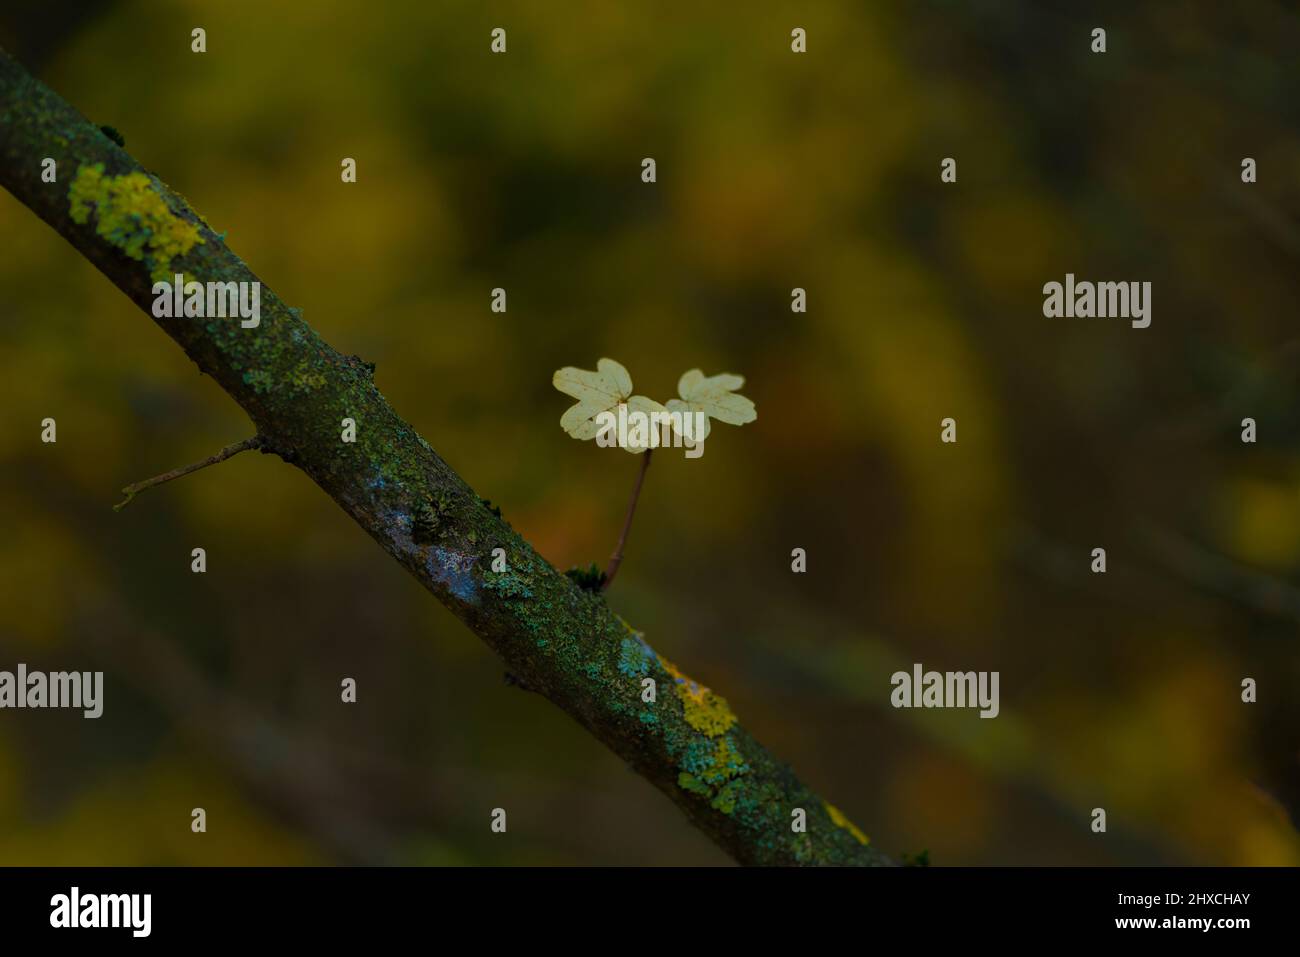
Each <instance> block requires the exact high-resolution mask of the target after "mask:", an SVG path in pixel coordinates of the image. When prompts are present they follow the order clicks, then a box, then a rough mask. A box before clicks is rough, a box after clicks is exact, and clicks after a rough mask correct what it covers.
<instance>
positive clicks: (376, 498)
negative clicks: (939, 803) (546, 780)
mask: <svg viewBox="0 0 1300 957" xmlns="http://www.w3.org/2000/svg"><path fill="white" fill-rule="evenodd" d="M45 157H50V158H53V159H54V160H55V161H56V162H57V169H58V181H57V182H56V183H46V182H43V181H42V177H41V172H42V159H43V158H45ZM0 185H3V186H4V187H5V188H6V189H8V190H9V192H11V193H12V194H13V195H14V196H15V197H17V198H18V200H19V201H21V202H22V203H23V204H24V205H26V206H27V207H29V208H30V209H31V210H32V211H33V212H34V213H36V215H38V216H39V217H40V218H41V219H43V220H45V222H46V223H48V224H49V225H50V226H52V227H53V228H54V229H55V230H57V231H58V233H59V234H60V235H62V236H63V237H64V238H65V239H67V240H68V242H70V243H71V244H72V245H73V246H74V247H75V248H76V249H77V250H78V251H79V252H80V253H81V254H82V255H83V256H85V257H86V258H87V259H88V260H89V261H90V262H91V263H93V264H94V265H95V266H96V267H97V268H98V269H99V270H100V272H102V273H103V274H104V275H105V276H107V277H108V279H109V280H110V281H111V282H112V283H113V284H114V285H116V286H117V287H118V288H119V289H121V290H122V292H124V293H125V294H126V295H127V296H128V297H129V298H130V299H131V300H132V301H133V302H134V303H136V305H138V306H139V307H140V308H141V309H143V310H144V311H145V313H146V314H147V315H150V316H152V309H151V306H152V302H153V295H152V285H153V281H154V276H155V275H157V276H159V277H161V276H167V278H169V279H170V275H168V274H174V273H184V275H185V277H186V279H192V280H196V281H199V282H254V281H257V277H256V276H255V275H254V274H253V273H252V272H251V271H250V270H249V268H248V267H247V266H246V265H245V264H244V263H243V261H242V260H240V259H239V257H237V256H236V255H235V254H234V253H233V252H231V251H230V250H229V249H228V248H227V247H226V245H225V244H224V243H223V242H222V240H221V239H220V238H219V237H218V236H217V235H216V234H215V233H214V232H213V231H212V230H211V229H209V228H208V226H207V224H206V223H204V222H203V220H202V219H201V218H200V217H199V216H198V215H197V214H196V213H195V212H194V211H193V210H192V209H191V208H190V206H189V204H188V203H187V202H186V201H185V200H184V199H182V198H181V197H180V196H178V195H177V194H176V193H174V192H172V191H171V190H170V189H168V188H167V187H166V186H165V185H164V184H163V183H162V182H161V181H159V180H158V178H157V177H156V176H154V175H153V174H151V173H149V172H147V171H146V170H144V169H143V168H142V167H141V166H140V164H139V163H137V162H136V161H135V160H134V159H132V158H131V156H130V155H128V154H127V153H126V152H125V151H124V150H122V149H121V148H120V147H118V146H117V145H116V144H114V143H113V142H112V141H111V140H109V139H108V137H106V136H105V135H104V134H103V133H101V132H100V130H99V129H98V128H97V127H96V126H94V125H93V124H91V123H89V122H87V121H86V119H85V118H84V117H82V116H81V115H80V114H78V113H77V112H76V111H75V110H74V109H73V108H72V107H71V106H69V105H68V104H67V103H66V102H65V101H64V100H62V99H61V98H60V97H59V96H58V95H57V94H55V93H54V92H52V91H51V90H50V89H49V88H48V87H46V86H45V85H44V84H42V83H40V82H39V81H37V80H35V79H34V78H32V77H31V76H29V75H28V74H27V72H26V71H25V70H23V69H22V67H20V66H19V65H18V64H17V63H16V62H15V61H14V60H13V59H12V58H11V57H9V56H8V55H7V54H5V53H3V52H2V51H0ZM70 191H71V193H72V195H71V196H70ZM88 196H89V197H90V198H91V199H92V200H93V202H89V203H88V202H87V199H86V197H88ZM78 197H80V200H78ZM159 201H161V204H162V205H159ZM191 240H194V241H191ZM154 321H155V322H156V323H157V325H158V326H159V327H160V328H161V329H162V330H163V331H164V332H165V333H166V334H167V335H168V336H170V337H171V338H172V339H173V340H174V341H175V342H176V343H177V344H178V345H179V346H180V347H181V348H182V349H183V350H184V351H185V354H186V355H188V356H189V357H190V359H192V360H193V361H194V362H195V364H196V365H198V367H199V369H200V370H201V371H203V372H205V373H207V374H208V375H210V376H211V377H212V378H213V379H214V380H215V381H216V382H217V383H218V384H219V385H220V386H221V387H222V389H224V390H225V391H226V392H227V393H228V394H229V395H230V396H231V398H233V399H234V400H235V401H236V402H237V403H238V404H239V405H240V407H241V408H243V409H244V411H245V412H246V413H247V414H248V416H249V418H250V419H251V420H252V422H253V424H254V426H255V427H256V430H257V435H259V436H261V437H262V438H263V440H264V441H265V443H266V447H267V448H268V449H270V450H273V451H274V452H275V453H276V454H278V455H279V456H280V457H281V458H282V459H284V460H285V461H286V462H289V463H290V464H292V465H295V466H297V467H298V468H299V469H301V470H302V471H303V472H304V473H306V474H307V476H308V477H310V478H311V479H312V481H314V482H315V483H316V484H317V485H319V486H320V487H321V489H323V490H324V491H325V493H326V494H327V495H329V496H330V497H331V498H333V499H334V501H335V502H337V503H338V504H339V506H340V507H341V508H342V509H343V510H344V511H345V512H347V513H348V515H350V516H351V517H352V518H353V519H354V520H355V521H356V522H357V524H359V525H360V526H361V527H362V528H364V529H365V530H366V531H367V532H368V533H369V534H370V535H371V537H372V538H374V539H375V541H376V542H378V544H379V546H380V547H381V548H382V549H383V550H384V551H386V552H387V553H388V554H389V555H390V556H392V557H393V558H394V559H395V560H396V561H397V562H399V563H400V564H401V565H402V566H403V567H404V568H406V569H407V571H409V572H410V573H411V574H412V575H413V576H415V578H417V579H418V580H419V581H420V582H421V583H422V584H423V585H424V586H425V587H426V588H427V589H428V590H429V591H431V592H432V593H433V594H434V595H435V596H436V597H437V598H438V599H439V600H440V601H441V602H443V604H445V605H446V606H447V607H448V608H449V609H451V611H452V612H453V613H455V614H456V616H457V617H459V618H460V619H461V620H462V621H463V622H464V623H465V624H466V625H468V626H469V628H470V629H471V630H472V631H473V632H474V633H475V634H476V635H478V636H479V637H480V638H481V639H482V640H483V641H484V642H485V643H486V644H487V645H488V646H489V647H490V648H491V649H492V650H493V651H495V652H496V653H497V655H499V656H500V657H501V658H502V660H503V661H504V662H505V665H506V667H507V669H508V670H509V671H510V673H511V674H513V675H515V676H516V677H517V678H518V679H519V680H520V681H521V682H523V683H524V684H525V685H526V686H527V687H528V688H530V689H532V690H534V691H536V692H538V693H539V694H542V695H544V696H545V697H546V698H548V699H549V700H550V701H551V702H553V703H554V704H555V705H557V706H558V707H560V708H562V709H564V711H566V712H567V713H568V714H569V715H570V716H571V717H573V718H574V719H575V720H576V721H578V722H579V723H580V724H581V725H582V726H583V727H585V728H586V729H587V730H588V731H590V732H591V734H593V735H594V736H595V737H596V738H597V739H599V740H600V741H601V742H603V743H604V744H605V745H606V746H608V747H609V748H610V749H611V750H612V751H614V752H615V753H616V754H617V755H619V756H620V757H621V758H623V760H625V761H626V762H627V763H628V764H629V765H630V766H631V767H632V768H633V769H634V770H636V771H637V772H638V773H639V774H641V775H642V776H643V777H645V778H646V779H647V780H649V781H650V782H651V783H653V784H654V785H655V786H656V787H658V788H659V789H660V790H661V791H663V792H664V793H665V794H667V795H668V796H669V797H670V798H671V799H672V800H673V801H674V802H675V803H676V804H677V805H678V806H679V807H680V808H681V809H682V810H683V811H685V813H686V815H687V816H688V817H689V818H690V820H691V821H692V822H693V823H694V824H695V825H696V826H697V827H699V828H700V829H701V830H702V831H704V832H705V833H706V834H708V835H709V836H710V837H711V838H713V840H715V841H716V842H717V843H718V844H719V845H720V846H722V847H723V848H724V849H725V850H727V851H728V852H730V853H731V854H732V855H733V856H734V857H735V858H736V859H737V860H738V861H741V862H742V863H747V864H888V863H890V862H889V860H888V859H887V858H886V857H885V856H884V855H882V854H880V853H879V852H877V851H876V850H875V849H874V848H872V847H871V846H870V845H869V844H868V843H867V841H866V838H865V836H864V835H862V834H861V832H859V831H858V830H857V828H855V827H854V826H853V825H852V824H851V823H849V821H848V820H847V819H846V818H845V817H844V815H842V814H841V813H840V812H839V811H837V810H835V809H834V808H833V807H831V806H830V805H828V804H826V803H824V802H823V801H822V800H821V799H820V798H819V797H817V796H816V795H815V794H814V793H813V792H812V791H811V790H809V789H808V787H807V786H805V785H804V784H803V783H802V782H801V781H800V780H799V779H798V778H797V777H796V776H795V774H794V773H793V771H791V770H790V769H789V768H788V767H786V766H785V765H783V764H781V763H779V762H778V761H776V760H775V759H774V758H773V757H772V756H771V755H770V754H769V753H768V752H767V750H766V749H764V748H763V747H762V745H760V744H759V743H758V742H757V741H756V740H755V739H754V738H753V736H752V735H751V734H750V733H749V732H748V731H747V730H745V728H744V727H743V726H741V725H740V723H739V722H738V721H737V719H736V717H735V715H734V714H732V712H731V710H730V708H729V707H728V706H727V703H726V702H725V701H724V700H723V699H722V698H721V697H720V696H718V695H715V694H714V693H713V692H712V691H710V690H709V689H707V688H705V687H703V686H702V685H699V684H697V683H696V682H694V681H692V680H691V679H690V678H688V677H686V676H685V675H684V674H682V673H681V671H679V670H678V669H677V668H676V667H675V666H674V665H673V664H672V663H671V662H669V661H667V660H666V659H665V658H663V657H661V656H659V655H658V654H656V653H655V652H654V651H653V650H651V648H650V647H649V646H648V645H647V644H646V643H645V642H644V641H643V640H642V637H641V635H640V634H639V633H637V632H635V631H634V630H633V629H632V628H631V627H630V626H628V625H627V624H626V623H625V622H623V620H622V619H620V618H619V617H618V616H617V615H615V614H614V613H613V612H612V611H611V610H610V609H609V608H608V607H607V606H606V604H605V601H604V599H603V598H602V597H601V596H600V595H598V594H594V593H592V592H588V591H584V590H583V589H581V588H578V587H577V586H576V585H575V584H573V583H572V582H570V581H569V579H568V578H567V577H565V576H564V575H562V574H560V573H559V572H557V571H556V570H555V569H554V568H553V567H552V566H551V565H550V564H549V563H548V562H547V561H546V560H545V559H543V558H542V557H541V556H540V555H538V554H537V553H536V552H535V551H534V550H533V548H532V546H531V545H530V544H529V543H528V542H527V541H525V540H524V539H523V538H522V537H521V536H520V535H518V534H517V533H516V532H515V531H514V530H513V529H512V528H511V527H510V526H509V525H508V524H506V523H505V522H504V521H502V520H501V518H500V517H499V516H497V515H495V514H494V513H493V512H492V511H490V510H489V509H488V508H487V507H486V506H485V505H484V504H483V502H482V501H481V500H480V499H479V497H478V496H477V495H476V494H475V493H474V491H473V490H472V489H471V488H470V487H469V486H468V485H466V484H465V482H464V481H463V480H462V479H461V477H460V476H459V475H457V474H456V473H455V472H454V471H453V470H452V469H451V468H450V467H449V466H448V465H447V464H446V463H445V462H444V461H443V460H442V459H441V458H440V457H439V456H438V454H437V453H436V452H435V451H434V450H433V449H432V448H431V447H430V446H429V444H428V443H427V442H426V441H425V440H424V439H423V438H422V437H421V436H420V435H419V434H418V433H417V432H416V431H415V429H414V428H412V427H411V426H410V425H409V424H407V423H406V422H404V421H403V420H402V419H401V418H400V417H399V416H398V415H397V413H396V412H394V411H393V409H392V408H391V407H390V406H389V404H388V402H387V400H386V399H385V398H384V397H383V395H381V394H380V392H379V390H378V389H377V388H375V384H374V382H373V380H372V371H373V369H372V367H368V366H367V365H366V364H365V363H362V362H359V361H357V360H355V358H353V357H348V356H344V355H341V354H340V353H338V352H336V351H335V350H334V349H333V348H331V347H330V346H329V345H327V344H326V343H325V342H323V341H322V340H321V338H320V336H318V335H317V333H316V331H315V330H314V329H312V328H311V327H310V326H309V325H307V323H305V322H304V321H303V320H302V318H301V316H300V315H299V313H298V312H297V310H293V309H290V308H289V307H288V306H286V305H285V304H284V303H283V302H281V300H280V299H279V298H278V297H277V296H276V295H275V294H274V293H273V292H271V291H270V290H269V289H267V288H266V287H265V286H263V287H262V292H261V322H260V325H258V326H257V327H256V328H242V327H241V324H240V322H239V321H238V320H232V319H218V320H209V321H202V320H196V319H193V318H185V317H178V318H167V317H162V318H154ZM344 418H351V419H354V420H355V422H356V440H355V442H351V443H345V442H342V441H341V439H340V427H341V425H340V424H341V420H342V419H344ZM430 517H432V518H433V521H430ZM417 518H418V519H419V521H418V522H417ZM417 524H418V525H419V526H420V528H419V531H418V533H417V534H414V535H413V532H416V528H415V526H416V525H417ZM417 538H418V539H419V541H417V540H416V539H417ZM495 547H504V548H505V549H506V553H507V556H508V571H505V572H501V573H497V572H494V571H492V569H491V550H492V549H493V548H495ZM647 678H649V679H652V680H653V681H654V683H655V687H656V689H657V695H656V700H655V701H654V702H651V703H647V702H644V701H643V700H642V694H643V681H644V679H647ZM798 809H803V811H804V812H805V814H806V821H807V826H806V830H805V831H802V832H796V831H794V830H793V829H792V827H791V822H792V812H794V811H796V810H798Z"/></svg>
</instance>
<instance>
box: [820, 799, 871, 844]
mask: <svg viewBox="0 0 1300 957" xmlns="http://www.w3.org/2000/svg"><path fill="white" fill-rule="evenodd" d="M822 807H824V808H826V813H827V814H829V815H830V816H831V823H832V824H834V825H835V826H836V827H842V828H844V830H846V831H848V832H849V833H850V834H852V835H853V836H854V837H855V838H857V839H858V843H859V844H870V843H871V838H869V837H867V835H865V834H863V833H862V831H861V830H860V829H859V828H858V826H857V825H856V824H854V823H853V822H852V821H850V820H849V819H848V818H847V817H845V816H844V812H843V811H841V810H840V809H839V808H837V807H836V806H835V805H834V804H828V803H827V802H825V801H822Z"/></svg>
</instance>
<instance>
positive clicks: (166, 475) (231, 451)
mask: <svg viewBox="0 0 1300 957" xmlns="http://www.w3.org/2000/svg"><path fill="white" fill-rule="evenodd" d="M261 447H262V437H261V436H260V435H255V436H253V437H252V438H250V439H244V441H242V442H236V443H234V444H233V445H227V446H226V447H225V448H224V449H222V450H221V451H220V452H218V453H217V454H216V455H210V456H208V457H207V458H206V459H204V460H203V461H202V462H195V463H194V464H193V465H183V466H181V467H180V468H178V469H172V470H171V471H170V472H163V474H162V475H155V476H154V477H153V478H147V479H145V480H144V481H143V482H136V483H135V484H134V485H128V486H127V487H126V488H124V489H122V494H123V495H125V496H126V498H124V499H122V501H120V502H118V503H117V504H116V505H114V506H113V511H115V512H120V511H122V509H124V508H126V507H127V506H128V505H130V504H131V499H133V498H135V497H136V496H137V495H139V494H140V493H141V492H143V491H144V490H145V489H147V488H153V487H154V486H155V485H162V484H163V483H164V482H170V481H171V480H172V479H178V478H180V477H181V476H182V475H189V474H190V473H191V472H197V471H198V470H199V469H205V468H207V467H208V466H209V465H216V464H217V463H218V462H224V461H225V460H226V459H228V458H230V457H231V456H232V455H238V454H239V453H240V452H247V451H248V450H249V449H260V448H261Z"/></svg>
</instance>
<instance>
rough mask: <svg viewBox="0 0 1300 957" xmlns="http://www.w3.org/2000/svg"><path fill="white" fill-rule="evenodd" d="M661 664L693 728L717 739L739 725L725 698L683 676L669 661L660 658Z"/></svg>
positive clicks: (687, 721)
mask: <svg viewBox="0 0 1300 957" xmlns="http://www.w3.org/2000/svg"><path fill="white" fill-rule="evenodd" d="M656 657H658V656H656ZM659 664H660V665H662V666H663V669H664V670H665V671H667V672H668V673H669V674H670V675H672V678H673V683H674V686H675V688H676V691H677V697H678V699H680V700H681V702H682V708H683V710H684V712H685V717H686V723H687V724H689V725H690V726H691V727H692V728H694V729H695V730H696V731H700V732H702V733H704V734H706V735H708V736H709V737H710V738H716V737H717V736H718V735H720V734H725V733H726V732H727V731H728V730H729V729H730V728H731V726H732V725H733V724H735V723H736V716H735V714H733V713H732V711H731V708H730V706H729V705H728V704H727V699H726V698H724V697H722V695H718V694H714V693H713V692H712V691H710V690H709V689H708V688H706V687H705V686H704V685H702V684H700V683H699V682H698V681H694V680H692V679H691V678H688V677H687V676H686V675H684V674H682V673H681V672H680V671H679V670H678V669H677V666H676V665H674V664H673V663H672V662H671V661H669V660H668V659H667V658H659Z"/></svg>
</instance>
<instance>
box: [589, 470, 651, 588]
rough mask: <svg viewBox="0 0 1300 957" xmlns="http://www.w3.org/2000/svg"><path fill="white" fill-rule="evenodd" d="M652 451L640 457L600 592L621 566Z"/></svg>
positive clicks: (612, 579) (610, 581)
mask: <svg viewBox="0 0 1300 957" xmlns="http://www.w3.org/2000/svg"><path fill="white" fill-rule="evenodd" d="M653 451H654V449H646V450H645V454H644V455H642V456H641V469H640V471H638V472H637V473H636V484H635V485H633V486H632V497H631V498H630V499H628V501H627V514H626V515H625V516H623V530H622V531H621V532H619V533H618V544H617V545H615V546H614V554H612V555H610V556H609V564H608V565H607V566H606V567H605V582H604V584H603V585H601V586H600V590H601V591H604V590H605V589H606V588H608V587H609V586H610V584H611V583H612V582H613V581H614V576H615V575H617V574H618V566H619V565H621V564H623V547H624V546H625V545H626V544H627V533H628V530H629V529H631V527H632V516H633V515H635V514H636V503H637V499H639V498H640V497H641V485H642V483H644V482H645V473H646V469H648V468H650V453H651V452H653Z"/></svg>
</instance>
